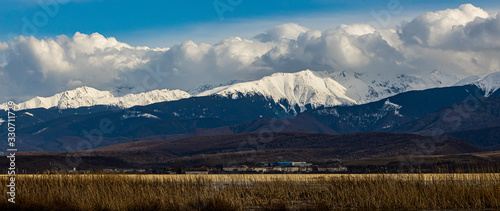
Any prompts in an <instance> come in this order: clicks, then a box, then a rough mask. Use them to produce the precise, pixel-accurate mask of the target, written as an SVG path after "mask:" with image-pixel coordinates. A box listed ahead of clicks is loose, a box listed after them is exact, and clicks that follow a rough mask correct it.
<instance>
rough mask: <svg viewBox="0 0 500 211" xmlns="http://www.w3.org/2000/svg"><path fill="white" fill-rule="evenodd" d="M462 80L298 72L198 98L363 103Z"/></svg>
mask: <svg viewBox="0 0 500 211" xmlns="http://www.w3.org/2000/svg"><path fill="white" fill-rule="evenodd" d="M458 80H459V78H458V77H456V76H453V75H448V74H446V73H444V72H441V71H438V70H436V71H433V72H431V73H430V74H427V75H425V76H423V77H418V76H411V75H394V76H391V75H379V74H366V73H363V74H361V73H347V72H339V73H335V72H334V73H327V72H314V71H311V70H304V71H301V72H297V73H275V74H273V75H271V76H267V77H264V78H262V79H260V80H257V81H250V82H245V83H237V84H233V85H229V86H222V87H218V88H214V89H212V90H208V91H205V92H202V93H200V94H199V95H198V96H206V95H213V94H217V95H220V96H228V97H233V98H236V97H238V94H243V95H253V94H261V95H264V96H266V97H269V98H271V99H273V100H274V101H275V102H279V101H280V100H281V99H287V100H288V102H289V103H290V104H292V105H298V106H299V107H300V108H301V111H303V110H304V109H305V105H307V104H311V105H312V107H313V108H314V107H319V106H336V105H350V104H362V103H368V102H373V101H376V100H380V99H382V98H385V97H389V96H393V95H396V94H398V93H402V92H405V91H410V90H423V89H428V88H435V87H443V86H451V85H453V84H454V83H456V82H457V81H458Z"/></svg>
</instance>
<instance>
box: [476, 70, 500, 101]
mask: <svg viewBox="0 0 500 211" xmlns="http://www.w3.org/2000/svg"><path fill="white" fill-rule="evenodd" d="M472 84H474V85H476V86H477V87H479V88H480V89H482V90H483V91H484V92H485V97H489V96H490V95H491V94H492V93H493V92H495V91H497V90H498V89H500V72H496V73H491V74H489V75H486V76H484V77H482V78H480V79H478V80H477V81H474V82H472Z"/></svg>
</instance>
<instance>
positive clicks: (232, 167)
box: [222, 166, 238, 171]
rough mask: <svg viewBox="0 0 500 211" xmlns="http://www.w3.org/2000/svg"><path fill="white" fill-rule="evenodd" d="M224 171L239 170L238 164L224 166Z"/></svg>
mask: <svg viewBox="0 0 500 211" xmlns="http://www.w3.org/2000/svg"><path fill="white" fill-rule="evenodd" d="M222 171H238V167H237V166H230V167H224V168H222Z"/></svg>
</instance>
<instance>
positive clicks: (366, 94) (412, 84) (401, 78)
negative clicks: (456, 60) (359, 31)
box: [329, 70, 460, 104]
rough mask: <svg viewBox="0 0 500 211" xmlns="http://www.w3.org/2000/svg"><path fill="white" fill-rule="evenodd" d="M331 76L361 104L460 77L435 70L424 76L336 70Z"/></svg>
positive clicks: (443, 85)
mask: <svg viewBox="0 0 500 211" xmlns="http://www.w3.org/2000/svg"><path fill="white" fill-rule="evenodd" d="M329 75H330V77H332V78H333V79H335V80H336V81H337V82H339V83H340V84H342V85H343V86H344V87H346V88H347V93H346V95H347V96H349V97H350V98H351V99H353V100H356V101H357V102H358V103H359V104H362V103H369V102H373V101H377V100H380V99H383V98H386V97H390V96H393V95H396V94H399V93H402V92H406V91H411V90H424V89H429V88H436V87H446V86H452V85H453V84H454V83H456V82H457V81H458V80H459V79H460V78H458V77H457V76H455V75H450V74H447V73H445V72H442V71H439V70H434V71H432V72H431V73H429V74H426V75H424V76H416V75H409V74H398V75H391V74H384V75H382V74H371V73H356V72H354V73H352V72H335V73H330V74H329Z"/></svg>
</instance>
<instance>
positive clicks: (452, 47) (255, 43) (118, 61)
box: [0, 4, 500, 102]
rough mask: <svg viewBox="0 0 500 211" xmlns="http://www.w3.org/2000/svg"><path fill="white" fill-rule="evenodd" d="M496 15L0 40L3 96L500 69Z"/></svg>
mask: <svg viewBox="0 0 500 211" xmlns="http://www.w3.org/2000/svg"><path fill="white" fill-rule="evenodd" d="M499 35H500V16H499V15H496V16H490V15H489V14H488V13H486V12H485V11H484V10H482V9H480V8H477V7H474V6H473V5H470V4H466V5H462V6H460V7H459V8H457V9H448V10H443V11H437V12H429V13H426V14H424V15H421V16H418V17H416V18H414V19H413V20H411V21H409V22H406V23H402V24H401V26H399V27H398V28H393V29H384V30H380V29H379V30H377V29H375V28H374V27H373V26H370V25H367V24H352V25H340V26H338V27H337V28H335V29H331V30H325V31H317V30H312V29H308V28H306V27H304V26H301V25H298V24H295V23H287V24H282V25H279V26H276V27H274V28H272V29H269V30H267V31H266V32H264V33H261V34H258V35H257V36H255V37H254V39H243V38H240V37H229V38H226V39H223V40H221V41H220V42H218V43H215V44H207V43H196V42H193V41H191V40H187V41H184V42H182V43H180V44H177V45H174V46H172V47H171V48H167V49H151V48H148V47H138V46H131V45H129V44H126V43H123V42H119V41H117V40H116V39H115V38H113V37H108V38H106V37H104V36H102V35H100V34H98V33H94V34H90V35H86V34H81V33H76V34H75V35H74V36H73V37H68V36H64V35H61V36H58V37H56V38H48V39H37V38H34V37H23V36H20V37H18V38H17V39H15V40H14V41H13V42H11V43H1V42H0V89H1V90H7V89H8V90H9V92H2V94H1V95H0V101H2V102H3V101H6V100H8V99H11V98H14V99H18V100H25V99H27V98H30V97H34V96H36V95H39V96H48V95H52V94H54V93H56V92H61V91H64V90H67V89H71V88H75V87H78V86H82V85H86V86H91V87H95V88H97V89H100V90H112V89H114V88H115V87H134V88H138V90H139V91H141V90H142V89H145V90H149V89H160V88H169V89H178V88H179V89H185V90H187V89H189V88H192V87H194V86H196V85H199V84H202V83H209V84H212V83H224V82H227V81H230V80H235V79H239V80H252V79H257V78H260V77H262V76H265V75H269V74H271V73H274V72H296V71H299V70H303V69H312V70H328V71H356V72H375V73H388V72H389V73H408V72H411V73H415V74H418V73H419V72H422V73H423V72H429V71H431V70H434V69H441V70H444V71H448V72H453V73H457V74H463V75H471V74H486V73H490V72H494V71H499V67H500V61H499V60H498V57H499V56H500V41H499V40H498V39H497V37H500V36H499Z"/></svg>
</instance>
